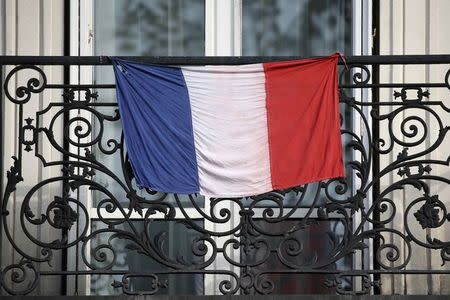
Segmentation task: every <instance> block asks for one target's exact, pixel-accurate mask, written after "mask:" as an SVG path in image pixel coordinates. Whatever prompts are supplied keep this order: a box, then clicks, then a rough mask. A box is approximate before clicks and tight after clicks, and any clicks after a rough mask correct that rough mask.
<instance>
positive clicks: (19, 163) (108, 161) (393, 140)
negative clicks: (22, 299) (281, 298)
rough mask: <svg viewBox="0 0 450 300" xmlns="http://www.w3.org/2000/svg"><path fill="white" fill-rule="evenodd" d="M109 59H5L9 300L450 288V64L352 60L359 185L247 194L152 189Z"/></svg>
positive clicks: (349, 82)
mask: <svg viewBox="0 0 450 300" xmlns="http://www.w3.org/2000/svg"><path fill="white" fill-rule="evenodd" d="M294 58H295V57H233V58H230V57H131V58H130V59H134V60H138V61H142V62H148V63H157V64H174V65H183V64H184V65H204V64H244V63H256V62H265V61H276V60H285V59H294ZM102 65H110V60H109V59H108V57H20V56H18V57H17V56H16V57H7V56H4V57H0V67H1V70H2V72H3V76H0V78H1V79H2V84H1V87H2V89H1V99H2V106H1V107H2V110H3V111H2V120H3V122H2V133H3V141H2V143H1V144H2V150H1V155H2V157H3V160H2V166H1V176H2V180H1V183H2V187H1V194H2V199H1V202H2V212H1V248H2V261H1V263H2V266H1V273H0V274H1V277H0V280H1V287H2V289H3V290H2V293H4V294H44V295H45V294H48V293H49V290H52V291H54V290H56V291H57V293H59V294H68V295H72V294H102V293H103V294H104V293H124V294H158V293H170V294H177V293H180V294H186V293H192V294H216V293H222V294H283V293H297V294H298V293H315V292H317V293H328V294H334V293H338V294H371V293H393V288H392V287H393V286H395V284H398V283H396V280H397V279H396V278H408V277H412V278H418V281H417V284H422V285H423V284H425V285H427V288H428V289H429V290H430V291H432V288H431V287H429V284H430V282H431V281H433V280H441V282H442V281H444V282H445V281H447V283H448V282H450V269H449V268H448V263H449V260H450V238H449V236H448V235H447V234H446V228H447V227H448V225H449V224H448V223H449V221H450V213H448V211H447V205H448V204H450V198H449V194H450V179H449V177H450V176H449V174H450V168H449V162H450V156H449V155H450V153H449V149H450V142H449V134H448V131H449V129H450V127H449V126H450V124H449V123H450V122H449V120H450V100H449V98H450V97H449V96H450V79H449V77H450V69H449V65H450V55H429V56H361V57H348V58H347V66H344V65H342V64H341V65H340V75H339V86H340V110H341V132H342V141H343V147H344V151H343V152H344V160H345V166H346V178H345V179H332V180H327V181H322V182H320V183H314V184H307V185H304V186H299V187H296V188H294V189H291V190H283V191H273V192H270V193H268V194H264V195H259V196H254V197H247V198H243V199H204V198H203V197H201V196H199V195H168V194H162V193H155V192H153V191H151V190H139V189H138V188H137V187H136V186H135V183H134V178H133V174H132V172H131V168H130V166H129V164H128V161H127V153H126V145H124V140H123V135H122V133H121V130H120V115H119V114H118V110H117V103H116V102H115V97H114V89H115V85H114V84H113V83H112V82H98V76H97V75H98V74H100V73H101V72H103V73H102V74H108V72H109V73H112V69H107V70H106V68H105V67H101V66H102ZM58 66H59V68H60V69H62V71H61V70H60V69H52V68H58ZM49 70H51V72H52V76H51V78H50V77H49V76H48V72H50V71H49ZM58 72H59V73H58ZM55 73H57V74H59V75H55ZM93 74H94V75H93ZM398 74H400V75H398ZM96 76H97V77H96ZM107 76H109V75H105V77H107ZM110 78H112V77H110ZM51 80H55V81H58V82H51ZM433 80H436V81H433ZM305 143H307V141H305ZM11 156H12V157H11ZM55 277H56V278H57V279H56V280H55V279H54V280H53V281H52V280H50V279H49V278H55ZM427 282H428V283H427ZM55 285H56V287H55ZM49 286H51V287H50V288H49ZM388 286H391V288H390V289H389V288H388Z"/></svg>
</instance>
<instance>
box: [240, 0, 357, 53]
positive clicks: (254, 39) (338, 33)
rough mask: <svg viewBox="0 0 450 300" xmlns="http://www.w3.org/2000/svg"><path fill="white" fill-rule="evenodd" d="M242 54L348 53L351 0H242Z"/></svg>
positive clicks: (349, 47) (349, 46) (349, 50)
mask: <svg viewBox="0 0 450 300" xmlns="http://www.w3.org/2000/svg"><path fill="white" fill-rule="evenodd" d="M242 15H243V20H242V36H243V41H242V51H243V54H244V55H300V56H315V55H327V54H330V53H333V52H336V51H339V52H343V53H351V52H352V40H351V39H352V1H348V0H259V1H255V0H251V1H250V0H243V9H242Z"/></svg>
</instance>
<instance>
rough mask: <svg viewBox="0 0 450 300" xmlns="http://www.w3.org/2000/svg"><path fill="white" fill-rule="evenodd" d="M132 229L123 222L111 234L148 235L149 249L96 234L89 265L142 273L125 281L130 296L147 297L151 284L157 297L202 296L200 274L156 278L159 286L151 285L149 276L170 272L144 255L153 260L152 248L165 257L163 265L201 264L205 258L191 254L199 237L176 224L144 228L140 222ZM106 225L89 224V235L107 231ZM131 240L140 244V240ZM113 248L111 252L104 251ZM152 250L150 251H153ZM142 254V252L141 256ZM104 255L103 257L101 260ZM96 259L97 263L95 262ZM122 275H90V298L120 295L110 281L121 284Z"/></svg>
mask: <svg viewBox="0 0 450 300" xmlns="http://www.w3.org/2000/svg"><path fill="white" fill-rule="evenodd" d="M194 223H195V224H196V225H197V226H199V227H203V222H202V221H194ZM132 224H133V227H134V228H131V226H130V225H129V224H128V223H127V222H125V221H124V222H123V223H122V224H120V225H116V226H115V227H114V228H115V229H114V230H119V231H122V230H123V231H126V232H130V233H132V232H133V230H137V232H138V234H139V235H142V236H145V234H144V233H145V232H146V231H147V233H148V236H149V237H150V240H149V241H148V243H147V245H148V249H142V248H140V247H139V246H138V245H137V243H136V242H133V240H132V239H126V238H124V237H122V238H118V237H116V238H114V237H113V235H114V232H113V231H106V232H99V234H97V235H96V238H94V239H93V240H92V241H91V245H90V247H91V256H90V257H91V264H93V265H94V266H95V267H97V268H102V267H104V266H107V265H109V264H111V263H112V266H111V267H110V270H111V271H124V273H126V272H127V271H130V272H131V274H135V275H136V273H139V272H141V273H145V275H147V276H130V277H128V288H127V289H128V291H129V292H130V293H133V294H134V293H137V294H139V293H149V292H154V290H155V289H156V288H155V286H154V285H152V284H153V283H156V285H157V286H158V287H157V289H158V291H157V292H156V293H155V294H156V295H169V294H170V295H202V294H203V293H204V292H203V290H204V287H203V282H204V281H203V275H202V274H176V275H175V274H157V279H158V282H152V281H153V280H154V279H155V278H156V277H153V276H151V275H152V272H154V271H156V270H158V271H160V272H164V271H170V270H173V269H171V268H169V267H168V266H165V265H164V264H161V263H159V262H157V260H155V259H152V258H151V255H149V254H147V253H145V251H150V252H152V255H153V256H154V257H158V254H155V252H153V251H154V250H153V248H154V249H157V248H158V247H161V248H158V251H161V252H160V255H165V256H166V257H167V258H166V259H165V261H169V260H171V261H172V262H173V263H174V264H181V263H184V264H189V263H192V264H200V263H201V262H202V261H203V260H204V259H205V257H203V256H196V255H195V254H194V252H193V250H192V249H193V245H194V244H195V239H197V238H199V237H200V235H201V234H200V233H198V232H196V231H195V230H192V229H191V230H189V229H188V228H187V227H186V226H185V225H184V224H182V223H179V222H176V221H163V220H153V221H152V222H150V223H149V224H148V226H147V228H144V222H143V221H133V222H132ZM106 228H107V225H106V224H105V223H103V222H100V221H93V222H92V232H94V233H95V232H96V231H98V230H102V229H106ZM139 235H136V236H134V238H135V239H137V241H140V239H141V236H139ZM110 244H111V245H112V246H113V247H112V248H111V249H114V252H113V251H111V250H110V249H108V248H107V246H108V245H110ZM152 247H153V248H152ZM141 251H142V252H141ZM102 253H104V256H102ZM95 257H97V258H98V260H96V259H95ZM122 276H123V275H122V274H118V275H103V274H102V275H93V276H91V295H114V294H121V293H122V289H121V288H114V287H113V286H112V285H111V283H112V282H113V281H118V282H122V279H123V278H122Z"/></svg>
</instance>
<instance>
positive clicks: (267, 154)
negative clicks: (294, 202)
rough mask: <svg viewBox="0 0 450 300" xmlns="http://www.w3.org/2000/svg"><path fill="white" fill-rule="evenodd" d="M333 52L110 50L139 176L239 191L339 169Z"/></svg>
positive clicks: (174, 188)
mask: <svg viewBox="0 0 450 300" xmlns="http://www.w3.org/2000/svg"><path fill="white" fill-rule="evenodd" d="M338 59H339V54H334V55H331V56H328V57H321V58H311V59H303V60H293V61H283V62H271V63H259V64H248V65H232V66H228V65H227V66H186V67H185V66H183V67H176V66H160V65H150V64H144V63H138V62H133V61H127V60H123V59H119V58H113V59H112V60H113V66H114V72H115V76H116V85H117V88H116V93H117V100H118V104H119V112H120V116H121V122H122V126H123V131H124V137H125V143H126V148H127V152H128V156H129V161H130V163H131V167H132V170H133V173H134V176H135V180H136V183H137V185H138V186H139V187H145V188H149V189H152V190H155V191H161V192H168V193H181V194H193V193H199V194H203V195H206V196H209V197H245V196H252V195H258V194H263V193H266V192H269V191H272V190H279V189H285V188H289V187H293V186H298V185H302V184H305V183H309V182H314V181H319V180H324V179H329V178H335V177H343V176H344V167H343V161H342V146H341V134H340V118H339V107H338V86H337V62H338Z"/></svg>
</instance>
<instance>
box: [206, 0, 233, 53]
mask: <svg viewBox="0 0 450 300" xmlns="http://www.w3.org/2000/svg"><path fill="white" fill-rule="evenodd" d="M241 11H242V5H241V0H220V1H219V0H205V55H207V56H238V55H241V53H242V51H241V44H242V42H241V41H242V38H241V36H242V35H241V18H242V13H241Z"/></svg>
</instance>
